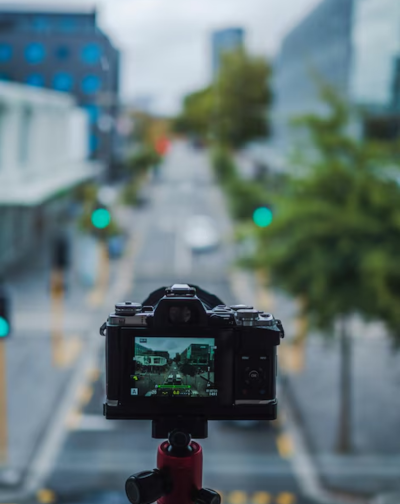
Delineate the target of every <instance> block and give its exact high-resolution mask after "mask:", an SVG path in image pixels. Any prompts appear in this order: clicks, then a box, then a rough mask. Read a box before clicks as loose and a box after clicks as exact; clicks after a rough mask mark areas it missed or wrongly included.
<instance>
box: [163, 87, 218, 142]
mask: <svg viewBox="0 0 400 504" xmlns="http://www.w3.org/2000/svg"><path fill="white" fill-rule="evenodd" d="M212 112H213V91H212V87H211V86H208V87H206V88H204V89H201V90H199V91H196V92H195V93H191V94H189V95H187V96H186V97H185V99H184V101H183V111H182V113H181V114H180V115H179V116H178V117H177V118H175V120H174V123H173V128H174V130H175V131H176V132H177V133H185V134H186V133H188V134H190V135H195V136H198V137H200V138H202V139H203V140H206V139H207V137H208V135H209V131H210V124H211V118H212Z"/></svg>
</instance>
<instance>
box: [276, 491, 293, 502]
mask: <svg viewBox="0 0 400 504" xmlns="http://www.w3.org/2000/svg"><path fill="white" fill-rule="evenodd" d="M276 504H296V496H295V495H294V494H292V493H289V492H282V493H280V494H279V495H278V497H277V498H276Z"/></svg>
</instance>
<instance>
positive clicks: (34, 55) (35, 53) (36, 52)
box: [25, 42, 46, 64]
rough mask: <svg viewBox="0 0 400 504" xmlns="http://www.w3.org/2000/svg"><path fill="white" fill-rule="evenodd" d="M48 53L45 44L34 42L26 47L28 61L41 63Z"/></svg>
mask: <svg viewBox="0 0 400 504" xmlns="http://www.w3.org/2000/svg"><path fill="white" fill-rule="evenodd" d="M45 55H46V51H45V48H44V45H43V44H39V43H38V42H34V43H32V44H29V45H28V46H27V47H26V49H25V58H26V60H27V61H28V63H32V64H35V63H41V62H42V61H43V60H44V58H45Z"/></svg>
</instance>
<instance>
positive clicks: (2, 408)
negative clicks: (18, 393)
mask: <svg viewBox="0 0 400 504" xmlns="http://www.w3.org/2000/svg"><path fill="white" fill-rule="evenodd" d="M10 333H11V323H10V296H9V293H8V292H7V289H6V287H5V286H4V284H3V282H1V281H0V466H5V465H6V463H7V459H8V424H7V367H6V340H7V338H8V336H10Z"/></svg>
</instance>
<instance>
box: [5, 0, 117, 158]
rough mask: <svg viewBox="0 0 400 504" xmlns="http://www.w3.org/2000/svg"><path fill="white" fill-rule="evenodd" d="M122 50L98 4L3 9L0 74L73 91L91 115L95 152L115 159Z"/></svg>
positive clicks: (34, 85) (90, 144) (50, 87)
mask: <svg viewBox="0 0 400 504" xmlns="http://www.w3.org/2000/svg"><path fill="white" fill-rule="evenodd" d="M119 65H120V55H119V52H118V50H117V49H115V48H114V47H113V45H112V43H111V42H110V40H109V38H108V37H107V36H106V35H105V34H104V33H103V32H102V31H101V30H100V29H99V27H98V26H97V19H96V11H95V10H94V8H85V7H82V8H79V10H77V8H76V7H74V9H73V10H69V9H68V7H67V6H66V4H65V3H64V2H63V7H62V8H57V6H56V5H55V4H52V5H51V7H47V8H46V7H43V8H39V7H32V6H28V5H27V6H26V7H18V6H12V5H10V6H9V7H5V6H1V10H0V79H2V80H6V81H14V82H19V83H24V84H27V85H29V86H32V87H43V88H49V89H54V90H56V91H61V92H66V93H71V94H73V95H74V96H75V97H76V99H77V101H78V103H79V105H80V106H81V107H83V108H84V109H85V110H86V112H87V114H88V116H89V119H90V135H89V150H90V154H91V157H93V158H96V159H101V160H103V161H106V162H109V161H110V160H111V158H112V149H113V137H114V136H115V133H114V131H115V129H114V119H115V118H116V115H117V107H118V92H119Z"/></svg>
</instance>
